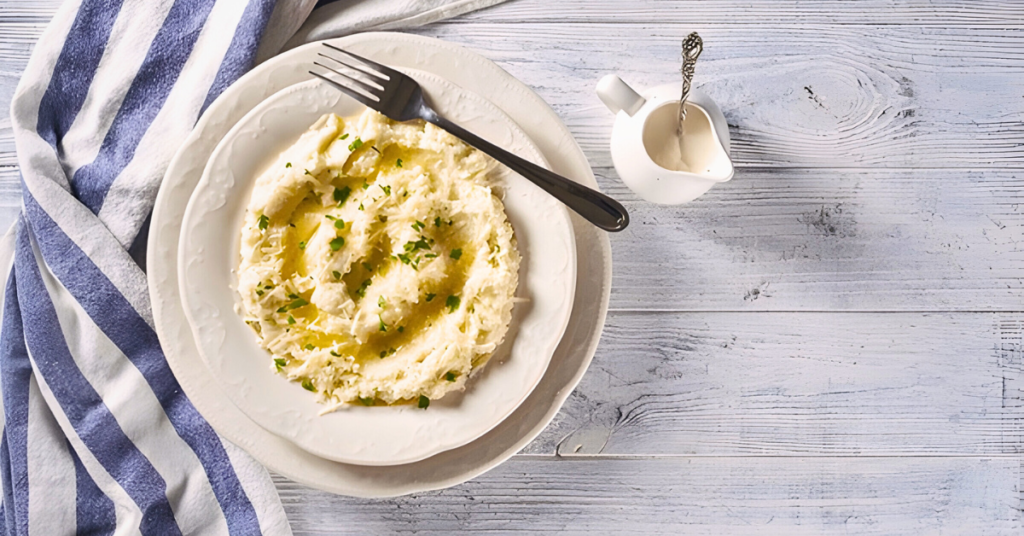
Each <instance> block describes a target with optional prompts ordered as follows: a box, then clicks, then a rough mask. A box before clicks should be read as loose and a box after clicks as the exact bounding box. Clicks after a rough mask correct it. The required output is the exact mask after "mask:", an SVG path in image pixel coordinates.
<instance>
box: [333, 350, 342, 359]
mask: <svg viewBox="0 0 1024 536" xmlns="http://www.w3.org/2000/svg"><path fill="white" fill-rule="evenodd" d="M331 355H333V356H334V357H341V354H339V353H338V352H335V351H334V350H331Z"/></svg>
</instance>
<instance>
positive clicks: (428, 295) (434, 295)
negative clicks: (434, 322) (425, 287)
mask: <svg viewBox="0 0 1024 536" xmlns="http://www.w3.org/2000/svg"><path fill="white" fill-rule="evenodd" d="M436 296H437V294H430V293H428V294H427V301H428V302H429V301H434V298H435V297H436Z"/></svg>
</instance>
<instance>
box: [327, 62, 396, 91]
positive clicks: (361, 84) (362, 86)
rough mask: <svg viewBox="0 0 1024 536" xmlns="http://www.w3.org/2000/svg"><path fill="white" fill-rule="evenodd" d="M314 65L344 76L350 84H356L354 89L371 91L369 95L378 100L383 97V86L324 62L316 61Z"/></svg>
mask: <svg viewBox="0 0 1024 536" xmlns="http://www.w3.org/2000/svg"><path fill="white" fill-rule="evenodd" d="M313 65H317V66H319V67H323V68H324V69H327V70H328V71H331V72H332V73H334V74H336V75H338V76H340V77H342V78H344V79H345V80H344V81H346V82H349V83H350V84H352V85H353V86H355V87H354V88H353V89H356V90H360V91H364V92H366V93H369V95H370V96H371V97H374V98H376V99H378V100H379V99H380V97H381V92H383V91H384V88H383V87H375V86H372V85H370V84H369V83H367V82H366V81H364V80H360V79H358V78H356V77H354V76H352V75H350V74H347V73H343V72H341V71H339V70H337V69H333V68H331V67H328V66H326V65H324V64H322V63H320V62H316V61H314V62H313Z"/></svg>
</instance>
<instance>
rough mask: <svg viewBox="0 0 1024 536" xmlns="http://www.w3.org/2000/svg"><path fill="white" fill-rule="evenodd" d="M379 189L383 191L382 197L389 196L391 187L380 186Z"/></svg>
mask: <svg viewBox="0 0 1024 536" xmlns="http://www.w3.org/2000/svg"><path fill="white" fill-rule="evenodd" d="M380 189H381V190H384V195H391V186H390V185H388V186H381V187H380Z"/></svg>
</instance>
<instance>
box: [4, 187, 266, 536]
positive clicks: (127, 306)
mask: <svg viewBox="0 0 1024 536" xmlns="http://www.w3.org/2000/svg"><path fill="white" fill-rule="evenodd" d="M22 197H23V199H24V203H25V213H26V214H27V215H28V217H29V218H30V219H31V221H32V222H33V230H34V231H35V233H36V236H37V237H38V238H37V242H38V244H39V249H40V250H41V251H42V253H43V258H44V259H45V260H46V264H47V266H49V267H50V270H51V271H53V273H54V274H55V275H56V276H57V278H58V279H59V280H60V282H61V284H63V285H64V287H65V288H66V289H68V291H69V292H70V293H71V295H72V296H74V297H75V299H76V300H77V301H78V302H79V304H81V306H82V307H83V308H84V309H85V311H86V313H88V314H89V317H90V318H92V320H93V322H95V323H96V325H97V326H99V328H100V329H101V330H102V331H103V333H104V334H105V335H106V336H107V337H108V338H109V339H110V340H111V341H112V342H113V343H114V344H115V345H116V346H117V347H118V349H120V350H121V352H122V353H124V355H125V356H127V357H128V359H129V360H130V361H131V362H132V364H134V365H135V367H136V368H137V369H138V370H139V372H140V373H142V376H143V377H144V378H145V379H146V381H147V382H148V383H149V386H150V387H151V388H152V389H153V393H154V394H155V395H156V398H157V400H159V401H160V405H161V406H162V407H163V408H164V412H165V413H166V414H167V417H168V418H169V419H170V421H171V424H172V425H173V426H174V429H175V430H176V431H177V432H178V435H179V436H181V438H182V439H183V440H184V441H185V443H187V444H188V446H189V447H191V448H192V450H193V451H194V452H195V454H196V456H197V457H198V458H199V462H200V463H201V464H202V466H203V468H204V469H205V470H206V474H207V477H208V478H209V480H210V485H211V486H212V487H213V492H214V495H215V496H216V497H217V501H218V502H219V503H220V507H221V509H222V510H223V511H224V515H225V517H226V518H227V521H228V527H229V528H230V529H231V533H232V534H244V535H249V534H259V533H260V527H259V520H258V519H257V517H256V511H255V509H254V508H253V506H252V503H251V502H250V501H249V497H248V496H247V495H246V493H245V490H244V489H243V488H242V485H241V482H239V480H238V475H236V474H235V471H234V467H233V466H232V465H231V460H230V458H228V455H227V452H226V451H225V450H224V445H223V444H222V443H221V442H220V438H219V437H217V433H216V432H214V430H213V428H212V427H211V426H210V424H209V423H207V422H206V420H205V419H203V418H202V416H200V415H199V412H198V411H197V410H196V409H195V406H193V405H192V403H191V402H190V401H189V399H188V397H187V396H185V394H184V392H183V391H182V390H181V387H180V386H179V385H178V380H177V379H175V377H174V374H173V373H172V372H171V369H170V366H169V365H168V364H167V360H166V358H165V357H164V355H163V351H162V350H161V348H160V341H159V339H158V338H157V335H156V332H154V331H153V329H152V328H151V327H150V325H149V324H148V323H147V322H146V321H145V319H143V318H142V317H141V316H139V314H138V312H136V311H135V309H134V308H133V307H132V305H131V303H129V302H128V300H127V299H125V297H124V296H123V295H122V294H121V293H120V292H119V291H118V289H117V288H116V287H115V286H114V284H113V283H111V282H110V280H109V279H108V278H107V276H106V275H104V274H103V272H101V271H100V270H99V268H97V267H96V265H95V264H94V263H93V262H92V259H90V258H89V257H88V256H87V255H86V254H85V253H84V252H83V251H82V250H81V249H80V248H79V247H78V245H77V244H75V243H74V242H73V241H72V240H71V239H70V238H68V237H67V235H66V234H64V231H63V230H62V229H61V228H60V227H58V226H57V224H56V222H54V221H53V220H52V219H50V216H49V215H48V214H47V213H46V212H45V211H44V210H43V209H42V207H40V206H39V204H38V202H37V201H36V200H35V198H34V197H32V195H31V194H30V193H29V192H28V190H27V189H26V190H24V191H23V193H22ZM76 370H77V369H76Z"/></svg>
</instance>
